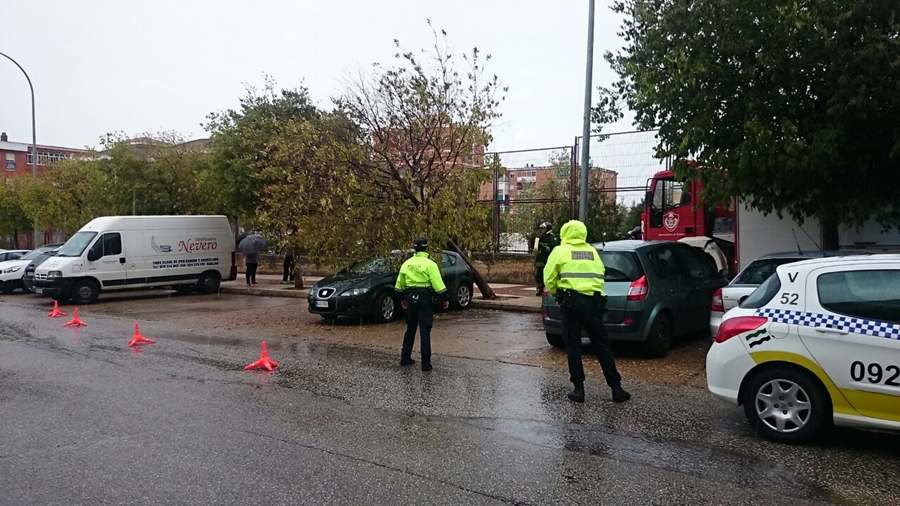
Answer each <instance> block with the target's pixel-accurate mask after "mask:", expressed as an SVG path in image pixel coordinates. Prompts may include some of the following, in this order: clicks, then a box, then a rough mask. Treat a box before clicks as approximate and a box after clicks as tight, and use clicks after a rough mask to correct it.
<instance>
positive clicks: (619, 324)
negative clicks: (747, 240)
mask: <svg viewBox="0 0 900 506" xmlns="http://www.w3.org/2000/svg"><path fill="white" fill-rule="evenodd" d="M593 246H594V247H595V248H596V249H597V251H598V252H599V253H600V259H601V260H602V261H603V265H604V266H605V267H606V275H605V284H604V286H603V291H604V292H605V293H606V296H607V304H606V306H607V312H606V315H605V317H604V321H605V323H606V331H607V332H608V333H609V337H610V339H612V340H613V341H629V342H639V343H643V346H644V350H645V351H646V353H647V355H649V356H651V357H657V358H659V357H664V356H665V355H666V354H667V353H668V351H669V347H670V346H671V344H672V338H673V337H676V336H680V335H684V334H690V333H693V332H703V331H706V332H709V315H710V307H711V303H712V296H713V292H715V291H716V290H717V289H718V288H721V287H723V286H725V285H726V284H728V278H727V277H726V276H727V273H726V272H725V271H720V272H716V268H715V264H714V263H713V261H712V259H711V258H710V257H709V256H708V255H707V254H706V253H704V252H703V251H701V250H699V249H697V248H694V247H692V246H688V245H686V244H682V243H678V242H671V241H612V242H607V243H602V244H594V245H593ZM541 314H542V319H543V323H544V331H545V332H546V333H547V341H548V342H549V343H550V344H551V345H553V346H555V347H557V348H563V347H564V346H565V344H564V342H563V332H562V319H561V318H562V317H561V312H560V309H559V308H558V307H557V305H556V299H554V298H553V296H552V295H550V294H548V293H547V292H546V291H545V292H544V297H543V301H542V303H541Z"/></svg>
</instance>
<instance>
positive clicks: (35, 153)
mask: <svg viewBox="0 0 900 506" xmlns="http://www.w3.org/2000/svg"><path fill="white" fill-rule="evenodd" d="M0 56H4V57H6V59H7V60H9V61H11V62H13V63H15V64H16V67H19V70H21V71H22V73H23V74H25V79H27V80H28V87H29V88H30V89H31V168H32V171H33V173H34V177H35V179H37V177H38V170H37V164H38V150H37V128H36V127H35V122H34V86H32V85H31V78H30V77H28V72H25V69H23V68H22V66H21V65H19V62H17V61H16V60H13V59H12V57H10V56H9V55H7V54H4V53H0ZM38 235H39V231H38V224H37V218H35V219H34V247H35V248H37V247H38V246H40V245H39V244H38Z"/></svg>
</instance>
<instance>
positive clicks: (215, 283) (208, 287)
mask: <svg viewBox="0 0 900 506" xmlns="http://www.w3.org/2000/svg"><path fill="white" fill-rule="evenodd" d="M221 282H222V276H221V275H220V274H219V273H218V272H216V271H210V272H204V273H203V274H201V275H200V280H199V281H197V290H199V291H200V293H205V294H211V293H218V292H219V284H220V283H221Z"/></svg>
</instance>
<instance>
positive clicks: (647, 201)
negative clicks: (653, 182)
mask: <svg viewBox="0 0 900 506" xmlns="http://www.w3.org/2000/svg"><path fill="white" fill-rule="evenodd" d="M652 205H653V190H647V192H646V193H645V194H644V207H651V206H652Z"/></svg>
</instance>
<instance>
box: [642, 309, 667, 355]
mask: <svg viewBox="0 0 900 506" xmlns="http://www.w3.org/2000/svg"><path fill="white" fill-rule="evenodd" d="M671 345H672V320H670V319H669V317H668V316H666V315H662V314H661V315H658V316H657V317H656V319H655V320H653V325H651V326H650V333H649V335H648V336H647V342H646V343H645V344H644V352H645V353H646V354H647V356H649V357H651V358H663V357H665V356H666V354H667V353H669V347H670V346H671Z"/></svg>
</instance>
